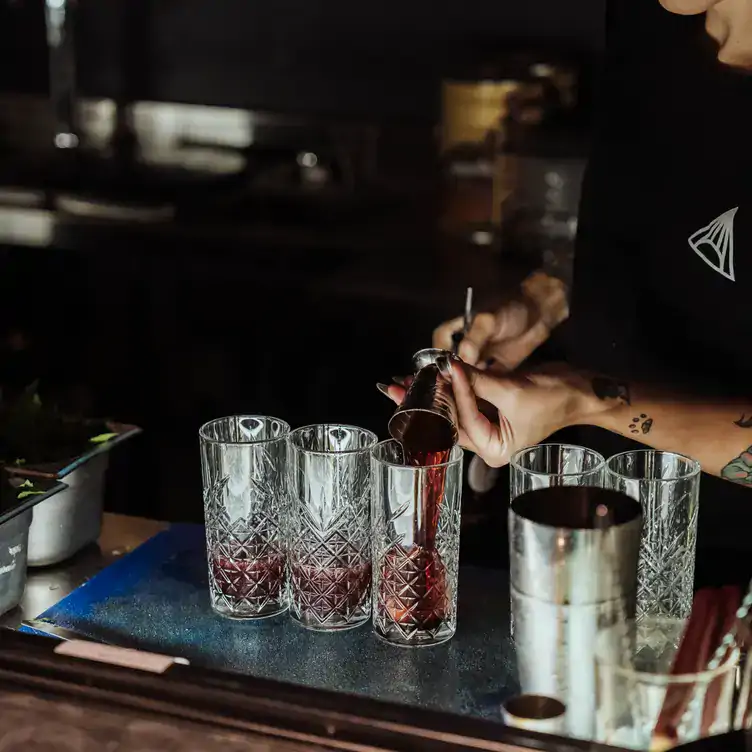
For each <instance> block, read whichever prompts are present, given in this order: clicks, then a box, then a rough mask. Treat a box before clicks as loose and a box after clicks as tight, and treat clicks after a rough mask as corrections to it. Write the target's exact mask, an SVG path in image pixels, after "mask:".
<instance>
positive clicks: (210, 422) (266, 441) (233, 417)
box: [198, 415, 291, 446]
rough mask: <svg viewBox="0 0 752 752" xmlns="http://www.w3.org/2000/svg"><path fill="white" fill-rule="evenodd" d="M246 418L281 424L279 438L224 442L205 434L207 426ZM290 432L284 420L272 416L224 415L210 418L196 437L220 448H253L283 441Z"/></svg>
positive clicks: (288, 425)
mask: <svg viewBox="0 0 752 752" xmlns="http://www.w3.org/2000/svg"><path fill="white" fill-rule="evenodd" d="M247 418H256V419H257V420H264V421H277V423H280V424H281V426H282V428H283V431H282V433H280V435H279V436H274V437H272V438H270V439H251V440H249V441H225V440H223V439H215V438H214V437H213V436H208V435H207V434H206V431H207V429H208V428H209V426H211V425H213V424H214V423H221V422H222V421H225V420H244V419H247ZM290 431H291V429H290V424H289V423H288V422H287V421H286V420H282V418H276V417H274V416H273V415H224V416H222V417H221V418H212V419H211V420H207V421H206V423H204V424H202V426H201V428H199V429H198V435H199V438H200V439H201V441H205V442H206V443H207V444H221V445H222V446H254V445H257V444H269V443H270V442H272V441H279V440H280V439H285V438H287V437H288V436H289V435H290Z"/></svg>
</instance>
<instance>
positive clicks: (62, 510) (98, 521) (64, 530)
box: [0, 382, 141, 566]
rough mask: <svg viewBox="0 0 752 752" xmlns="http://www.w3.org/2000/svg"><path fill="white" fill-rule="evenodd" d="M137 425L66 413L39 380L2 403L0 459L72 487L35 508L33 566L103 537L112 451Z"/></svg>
mask: <svg viewBox="0 0 752 752" xmlns="http://www.w3.org/2000/svg"><path fill="white" fill-rule="evenodd" d="M140 430H141V429H140V428H138V427H137V426H132V425H126V424H123V423H115V422H113V421H107V420H92V419H84V418H80V417H76V416H70V415H65V414H63V413H61V412H60V411H58V410H57V409H56V408H55V407H54V406H51V407H50V406H47V405H45V404H43V402H42V399H41V397H40V396H39V391H38V383H37V382H34V383H33V384H31V385H30V386H29V387H27V388H26V389H25V390H24V391H23V392H22V393H21V394H20V395H19V396H18V397H17V398H16V399H14V400H13V401H12V402H10V403H8V404H4V405H2V406H0V462H2V464H3V465H4V466H5V468H6V470H7V471H8V472H9V473H11V474H13V475H16V476H18V477H23V478H28V479H30V480H34V479H47V480H57V481H60V480H63V479H65V485H66V486H67V488H66V489H64V490H63V491H62V492H60V493H58V494H55V496H54V497H53V498H50V499H46V500H45V502H44V503H43V504H39V505H37V506H35V508H34V519H33V521H32V523H31V530H30V531H29V553H28V563H29V566H47V565H49V564H57V563H58V562H61V561H64V560H65V559H67V558H69V557H70V556H73V554H75V553H77V552H78V551H80V550H81V548H83V547H84V546H86V545H87V544H89V543H92V542H93V541H95V540H97V538H98V537H99V534H100V532H101V528H102V512H103V510H104V479H105V472H106V470H107V464H108V452H109V451H110V450H111V449H112V448H113V447H114V446H116V445H117V444H120V443H122V442H123V441H125V440H126V439H129V438H131V437H132V436H135V435H136V434H137V433H139V432H140Z"/></svg>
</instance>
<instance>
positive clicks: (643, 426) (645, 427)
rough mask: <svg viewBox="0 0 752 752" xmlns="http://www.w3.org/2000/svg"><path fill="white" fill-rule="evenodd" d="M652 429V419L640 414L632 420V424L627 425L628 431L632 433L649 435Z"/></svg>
mask: <svg viewBox="0 0 752 752" xmlns="http://www.w3.org/2000/svg"><path fill="white" fill-rule="evenodd" d="M652 427H653V419H652V418H648V416H647V415H645V413H642V414H641V415H640V416H639V417H637V418H632V422H631V423H630V424H629V430H630V431H631V432H632V433H643V434H644V433H650V429H651V428H652Z"/></svg>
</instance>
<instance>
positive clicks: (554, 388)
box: [382, 361, 593, 467]
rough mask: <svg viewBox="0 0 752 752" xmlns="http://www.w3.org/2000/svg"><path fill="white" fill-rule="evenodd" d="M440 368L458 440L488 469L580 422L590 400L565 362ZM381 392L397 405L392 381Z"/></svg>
mask: <svg viewBox="0 0 752 752" xmlns="http://www.w3.org/2000/svg"><path fill="white" fill-rule="evenodd" d="M443 372H444V373H445V375H446V376H448V377H450V378H451V380H452V388H453V390H454V398H455V401H456V404H457V422H458V424H459V425H458V429H459V443H460V444H461V446H463V447H464V448H465V449H469V450H470V451H472V452H475V454H477V455H478V457H480V458H481V459H482V460H483V461H484V462H485V463H486V464H487V465H489V466H490V467H501V466H502V465H506V464H507V463H508V462H509V460H510V459H511V458H512V456H513V455H514V454H515V452H517V451H519V450H520V449H524V448H525V447H527V446H531V445H533V444H539V443H540V442H541V441H543V440H545V439H547V438H548V437H549V436H550V435H551V434H553V433H555V432H556V431H558V430H560V429H561V428H564V427H566V426H568V425H573V424H574V423H576V422H579V420H580V419H581V418H582V417H584V416H586V415H587V414H588V411H589V409H590V403H591V401H592V400H593V396H592V389H591V388H590V386H589V382H588V380H587V379H586V378H585V377H584V376H581V375H580V374H578V373H577V372H575V371H573V370H571V369H570V368H569V367H568V366H567V365H566V364H562V365H558V364H557V365H552V366H547V367H545V368H540V369H537V370H536V371H531V372H529V373H525V374H511V375H504V376H499V375H495V374H491V373H489V372H487V371H482V370H479V369H477V368H473V367H472V366H468V365H467V364H463V363H461V362H458V361H449V362H448V364H447V365H446V367H445V368H444V370H443ZM382 391H384V393H385V394H387V396H388V397H389V398H390V399H392V400H393V401H394V402H396V403H397V404H400V403H401V402H402V400H403V398H404V396H405V389H404V388H403V387H401V386H399V385H397V384H392V385H390V386H388V387H386V388H384V389H382ZM479 399H480V400H485V402H486V403H489V404H490V405H492V406H493V408H494V409H495V411H496V412H497V415H498V419H497V418H496V416H491V417H489V416H488V415H487V412H486V410H485V409H484V411H483V412H481V410H480V409H479V408H478V400H479ZM484 413H485V414H484Z"/></svg>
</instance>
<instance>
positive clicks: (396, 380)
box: [392, 376, 405, 386]
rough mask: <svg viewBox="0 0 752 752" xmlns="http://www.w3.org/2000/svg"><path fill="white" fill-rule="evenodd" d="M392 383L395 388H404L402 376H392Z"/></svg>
mask: <svg viewBox="0 0 752 752" xmlns="http://www.w3.org/2000/svg"><path fill="white" fill-rule="evenodd" d="M392 381H393V382H394V383H395V384H397V386H405V377H404V376H392Z"/></svg>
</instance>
